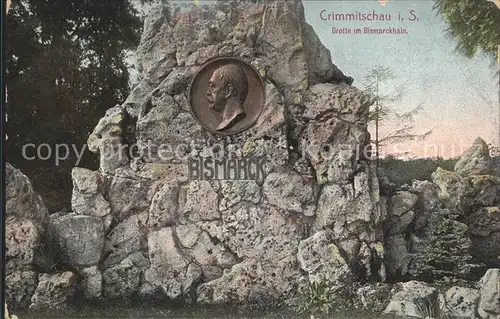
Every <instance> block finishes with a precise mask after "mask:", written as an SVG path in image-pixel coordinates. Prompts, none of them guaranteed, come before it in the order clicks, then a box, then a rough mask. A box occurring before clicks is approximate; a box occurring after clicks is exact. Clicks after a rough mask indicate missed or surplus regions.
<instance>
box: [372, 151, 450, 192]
mask: <svg viewBox="0 0 500 319" xmlns="http://www.w3.org/2000/svg"><path fill="white" fill-rule="evenodd" d="M457 160H458V159H457V158H452V159H443V158H439V157H438V158H435V159H433V158H416V159H408V160H403V159H397V158H395V157H393V156H387V157H386V158H383V159H380V169H381V170H382V171H383V173H384V174H385V176H387V178H388V179H389V181H390V182H391V183H394V184H395V185H397V186H401V185H404V184H408V185H411V184H412V181H413V180H420V181H424V180H425V181H430V180H431V175H432V173H434V172H435V171H436V169H437V168H438V167H441V168H443V169H445V170H449V171H453V168H454V166H455V163H456V162H457Z"/></svg>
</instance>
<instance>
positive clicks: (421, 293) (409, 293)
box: [384, 281, 438, 318]
mask: <svg viewBox="0 0 500 319" xmlns="http://www.w3.org/2000/svg"><path fill="white" fill-rule="evenodd" d="M396 287H397V292H396V293H394V294H393V295H392V297H391V301H390V302H389V305H387V307H386V308H385V310H384V314H392V315H396V316H409V317H415V318H423V317H422V316H421V314H420V312H419V311H418V308H417V305H416V303H415V302H416V301H415V298H424V299H425V300H427V301H428V302H430V303H434V304H437V303H438V291H437V290H436V288H433V287H430V286H428V285H427V284H425V283H423V282H419V281H409V282H405V283H399V284H397V285H396Z"/></svg>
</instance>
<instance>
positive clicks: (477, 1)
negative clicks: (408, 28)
mask: <svg viewBox="0 0 500 319" xmlns="http://www.w3.org/2000/svg"><path fill="white" fill-rule="evenodd" d="M435 1H436V2H435V5H434V9H435V10H436V11H437V12H438V13H439V14H441V15H442V16H443V17H444V19H445V20H446V22H447V23H448V28H447V29H446V30H445V32H446V33H447V34H448V35H449V36H450V37H451V38H453V39H454V40H456V41H457V47H456V50H457V51H458V52H460V53H461V54H463V55H464V56H466V57H468V58H472V57H474V56H476V55H478V54H480V53H482V54H484V55H486V56H487V57H488V58H490V59H491V60H492V61H495V56H497V64H498V66H499V70H500V2H499V1H498V0H493V1H491V0H435ZM497 77H498V107H499V113H498V115H499V118H498V121H499V123H498V125H499V129H498V143H499V147H500V71H497Z"/></svg>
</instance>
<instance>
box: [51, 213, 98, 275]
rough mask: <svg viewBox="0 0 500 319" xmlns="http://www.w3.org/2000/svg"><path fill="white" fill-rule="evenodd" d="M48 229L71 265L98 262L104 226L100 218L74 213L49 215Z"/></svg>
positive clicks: (88, 264)
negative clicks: (60, 215)
mask: <svg viewBox="0 0 500 319" xmlns="http://www.w3.org/2000/svg"><path fill="white" fill-rule="evenodd" d="M49 229H50V232H51V233H52V235H53V236H54V238H55V239H56V241H57V243H58V245H59V247H60V249H61V253H62V256H63V258H64V260H65V261H66V262H67V263H69V264H70V265H73V266H92V265H95V264H97V263H99V261H100V259H101V254H102V251H103V247H104V227H103V223H102V220H101V219H100V218H98V217H92V216H86V215H76V214H68V215H65V216H62V217H57V216H56V217H51V219H50V226H49Z"/></svg>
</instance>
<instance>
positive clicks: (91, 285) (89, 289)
mask: <svg viewBox="0 0 500 319" xmlns="http://www.w3.org/2000/svg"><path fill="white" fill-rule="evenodd" d="M80 276H82V277H83V279H82V280H81V282H80V286H81V290H82V291H83V296H84V297H85V299H88V300H92V299H98V298H100V297H101V295H102V274H101V272H100V271H99V269H98V268H97V267H96V266H92V267H88V268H84V269H82V270H81V271H80Z"/></svg>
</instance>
